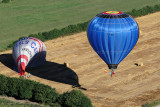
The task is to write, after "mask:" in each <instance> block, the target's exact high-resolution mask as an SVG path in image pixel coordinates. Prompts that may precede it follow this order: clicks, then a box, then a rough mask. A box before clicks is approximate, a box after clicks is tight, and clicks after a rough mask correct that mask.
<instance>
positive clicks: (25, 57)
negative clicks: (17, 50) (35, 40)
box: [17, 55, 28, 65]
mask: <svg viewBox="0 0 160 107" xmlns="http://www.w3.org/2000/svg"><path fill="white" fill-rule="evenodd" d="M21 58H24V59H25V60H26V62H28V57H27V56H26V55H20V56H19V57H18V58H17V65H18V62H19V60H20V59H21Z"/></svg>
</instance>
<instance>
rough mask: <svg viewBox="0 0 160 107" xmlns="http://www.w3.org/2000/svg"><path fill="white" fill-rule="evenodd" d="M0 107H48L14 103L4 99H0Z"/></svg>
mask: <svg viewBox="0 0 160 107" xmlns="http://www.w3.org/2000/svg"><path fill="white" fill-rule="evenodd" d="M0 107H49V106H40V105H37V104H29V103H26V104H24V103H16V102H13V101H10V100H6V99H0Z"/></svg>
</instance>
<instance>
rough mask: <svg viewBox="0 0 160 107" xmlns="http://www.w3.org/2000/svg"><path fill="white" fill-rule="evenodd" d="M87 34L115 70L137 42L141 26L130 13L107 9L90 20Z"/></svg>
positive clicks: (92, 44)
mask: <svg viewBox="0 0 160 107" xmlns="http://www.w3.org/2000/svg"><path fill="white" fill-rule="evenodd" d="M87 36H88V40H89V42H90V44H91V46H92V47H93V49H94V50H95V52H96V53H97V54H98V55H99V56H100V57H101V58H102V59H103V60H104V62H105V63H106V64H107V65H108V67H109V69H111V70H114V69H117V66H118V64H119V63H120V62H121V61H122V60H123V59H124V58H125V57H126V56H127V55H128V54H129V53H130V51H131V50H132V49H133V47H134V46H135V44H136V43H137V40H138V38H139V27H138V24H137V23H136V21H135V20H134V19H133V18H132V17H131V16H130V15H128V14H125V13H123V12H120V11H106V12H103V13H100V14H98V15H96V17H94V18H93V19H92V20H91V21H90V23H89V25H88V30H87Z"/></svg>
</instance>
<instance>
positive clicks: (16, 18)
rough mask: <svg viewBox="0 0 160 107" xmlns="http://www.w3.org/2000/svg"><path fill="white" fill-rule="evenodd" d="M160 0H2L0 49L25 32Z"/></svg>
mask: <svg viewBox="0 0 160 107" xmlns="http://www.w3.org/2000/svg"><path fill="white" fill-rule="evenodd" d="M156 4H160V0H14V1H12V2H10V3H7V4H5V3H1V4H0V50H3V49H5V48H6V47H7V45H8V44H10V43H11V42H13V41H14V40H17V39H18V38H19V37H21V36H27V35H29V34H34V33H38V32H44V31H49V30H52V29H54V28H62V27H66V26H68V25H71V24H77V23H82V22H85V21H88V20H90V19H91V18H93V17H94V16H95V15H96V14H97V13H100V12H103V11H107V10H118V11H123V12H126V11H131V10H132V9H140V8H143V7H145V6H147V5H148V6H153V5H156Z"/></svg>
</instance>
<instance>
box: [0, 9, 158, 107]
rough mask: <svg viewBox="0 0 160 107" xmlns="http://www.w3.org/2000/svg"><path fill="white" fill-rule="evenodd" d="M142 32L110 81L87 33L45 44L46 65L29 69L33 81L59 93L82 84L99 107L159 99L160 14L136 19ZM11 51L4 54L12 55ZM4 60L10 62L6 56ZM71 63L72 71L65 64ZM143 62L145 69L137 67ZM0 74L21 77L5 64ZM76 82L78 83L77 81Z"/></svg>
mask: <svg viewBox="0 0 160 107" xmlns="http://www.w3.org/2000/svg"><path fill="white" fill-rule="evenodd" d="M136 21H137V22H138V24H139V26H140V30H141V34H140V37H139V40H138V43H137V45H136V46H135V48H134V49H133V51H132V52H131V53H130V54H129V55H128V56H127V57H126V58H125V59H124V60H123V61H122V62H121V63H120V64H119V66H118V69H117V70H116V71H115V73H116V75H115V76H114V77H113V78H111V77H110V75H108V74H106V73H104V72H103V71H104V69H106V68H107V66H106V64H105V63H104V62H103V61H102V60H101V59H100V58H99V56H98V55H97V54H96V53H95V52H94V51H93V50H92V48H91V47H90V45H89V43H88V40H87V36H86V32H82V33H78V34H74V35H72V36H67V37H62V38H58V39H56V40H50V41H47V42H45V44H46V47H47V61H48V62H47V63H46V64H45V65H44V66H42V67H37V68H35V69H29V70H28V72H31V74H32V77H31V79H32V80H36V81H39V82H41V83H44V84H47V85H50V86H52V87H54V88H56V89H57V91H59V92H65V91H68V90H72V85H76V84H80V85H81V86H82V87H83V88H86V89H87V91H83V92H84V93H85V94H86V95H87V96H88V97H89V98H91V100H92V102H93V104H94V105H95V106H97V107H120V106H122V107H136V106H137V107H139V106H141V105H142V104H145V103H146V102H149V101H152V100H155V99H157V98H160V64H159V63H160V55H159V53H160V12H157V13H154V14H150V15H147V16H143V17H139V18H136ZM10 53H11V51H10V50H9V51H6V52H1V54H10ZM4 56H5V55H3V56H2V57H0V58H1V62H2V60H8V58H7V55H6V56H5V57H4ZM64 62H66V63H69V68H67V67H65V66H63V63H64ZM137 62H143V63H144V66H143V67H137V66H136V65H135V63H137ZM0 73H1V74H5V75H7V76H11V77H18V76H17V74H16V73H14V72H13V70H11V69H10V68H8V67H6V66H5V64H4V63H1V64H0ZM76 78H78V79H79V81H78V80H76Z"/></svg>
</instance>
